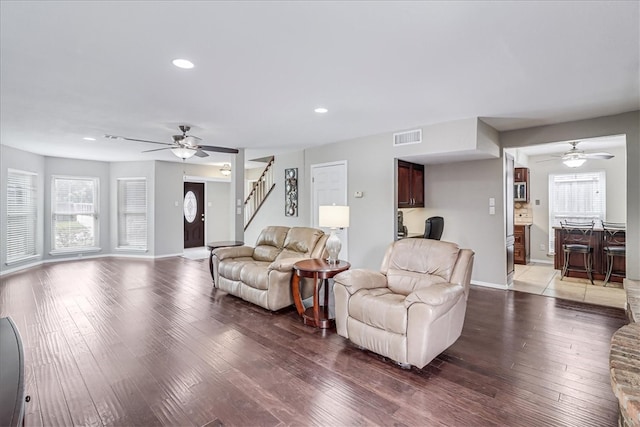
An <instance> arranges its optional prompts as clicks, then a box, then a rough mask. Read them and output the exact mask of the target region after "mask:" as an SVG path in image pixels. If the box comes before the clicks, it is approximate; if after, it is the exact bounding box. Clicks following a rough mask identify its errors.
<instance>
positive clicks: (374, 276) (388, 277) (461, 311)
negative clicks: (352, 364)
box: [333, 239, 474, 368]
mask: <svg viewBox="0 0 640 427" xmlns="http://www.w3.org/2000/svg"><path fill="white" fill-rule="evenodd" d="M473 256H474V253H473V251H471V250H469V249H459V248H458V246H457V245H456V244H454V243H450V242H442V241H438V240H430V239H402V240H398V241H396V242H393V243H392V244H391V245H389V248H388V249H387V251H386V253H385V256H384V259H383V261H382V268H381V270H380V272H375V271H369V270H362V269H353V270H349V271H345V272H342V273H340V274H338V275H336V277H334V281H335V284H334V288H333V291H334V295H335V312H336V314H335V315H336V329H337V332H338V334H339V335H341V336H343V337H345V338H348V339H349V340H351V341H352V342H353V343H354V344H356V345H357V346H359V347H363V348H365V349H368V350H371V351H373V352H375V353H378V354H381V355H383V356H385V357H388V358H390V359H393V360H394V361H396V362H398V363H399V364H400V365H402V366H403V367H409V366H410V365H413V366H416V367H418V368H422V367H424V366H425V365H426V364H427V363H429V362H430V361H431V360H433V359H434V358H435V357H436V356H437V355H438V354H440V353H442V352H443V351H444V350H445V349H447V347H449V346H450V345H451V344H453V343H454V342H455V341H456V340H457V339H458V337H459V336H460V334H461V332H462V325H463V323H464V316H465V312H466V308H467V297H468V296H469V284H470V281H471V270H472V268H473Z"/></svg>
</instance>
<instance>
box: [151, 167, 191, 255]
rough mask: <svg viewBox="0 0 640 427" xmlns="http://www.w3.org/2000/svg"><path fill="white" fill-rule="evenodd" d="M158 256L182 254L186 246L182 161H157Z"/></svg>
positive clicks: (156, 220) (156, 217) (156, 224)
mask: <svg viewBox="0 0 640 427" xmlns="http://www.w3.org/2000/svg"><path fill="white" fill-rule="evenodd" d="M155 174H156V176H155V183H156V186H155V212H154V215H155V219H154V222H155V224H154V226H155V230H154V234H155V249H154V251H155V252H154V254H155V256H157V257H158V256H159V257H162V256H173V255H180V254H182V252H183V249H184V223H183V213H182V201H183V198H184V194H183V193H184V169H183V165H182V164H180V163H172V162H160V161H158V162H156V170H155Z"/></svg>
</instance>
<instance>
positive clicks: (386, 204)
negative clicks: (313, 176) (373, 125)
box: [301, 133, 395, 270]
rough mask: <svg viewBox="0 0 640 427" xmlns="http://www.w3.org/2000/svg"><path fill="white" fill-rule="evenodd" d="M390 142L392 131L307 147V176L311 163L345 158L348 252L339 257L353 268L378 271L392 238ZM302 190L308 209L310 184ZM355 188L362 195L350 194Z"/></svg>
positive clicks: (392, 181) (391, 160) (393, 192)
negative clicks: (362, 195) (357, 196)
mask: <svg viewBox="0 0 640 427" xmlns="http://www.w3.org/2000/svg"><path fill="white" fill-rule="evenodd" d="M391 141H392V134H391V133H386V134H381V135H375V136H370V137H365V138H358V139H354V140H351V141H343V142H338V143H333V144H327V145H324V146H322V147H314V148H309V149H307V150H306V160H305V173H306V174H307V176H308V175H309V174H310V170H311V165H315V164H321V163H329V162H335V161H341V160H346V161H347V195H348V197H347V203H348V205H349V215H350V217H351V220H350V225H349V237H348V238H349V243H348V249H349V253H348V254H346V256H344V255H345V254H343V255H342V256H341V257H345V258H346V259H347V260H348V261H349V262H350V263H351V265H352V266H353V267H354V268H369V269H374V270H378V269H379V268H380V264H381V263H382V257H383V256H384V252H385V250H386V248H387V246H388V245H389V243H391V242H392V241H393V240H394V221H395V201H394V197H395V196H394V194H395V190H394V188H395V178H394V161H393V152H392V145H391ZM302 189H303V190H302V191H301V194H302V193H304V194H305V195H306V196H307V197H306V205H307V207H308V208H309V207H310V203H311V200H310V198H309V197H308V195H309V194H310V192H311V183H310V182H307V184H306V185H305V186H304V187H302ZM356 191H362V192H363V194H364V197H362V198H358V199H356V198H355V197H353V194H354V192H356ZM309 218H311V216H310V213H309Z"/></svg>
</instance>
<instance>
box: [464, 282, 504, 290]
mask: <svg viewBox="0 0 640 427" xmlns="http://www.w3.org/2000/svg"><path fill="white" fill-rule="evenodd" d="M471 284H472V285H476V286H482V287H484V288H493V289H501V290H503V291H506V290H509V286H507V285H500V284H498V283H490V282H481V281H480V280H472V281H471Z"/></svg>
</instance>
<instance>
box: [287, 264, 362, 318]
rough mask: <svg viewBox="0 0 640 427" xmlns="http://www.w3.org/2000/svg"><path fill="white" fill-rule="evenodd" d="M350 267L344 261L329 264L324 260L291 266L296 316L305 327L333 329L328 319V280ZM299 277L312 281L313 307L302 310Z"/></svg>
mask: <svg viewBox="0 0 640 427" xmlns="http://www.w3.org/2000/svg"><path fill="white" fill-rule="evenodd" d="M350 267H351V264H349V263H348V262H346V261H341V260H338V262H336V263H335V264H329V263H328V262H327V261H326V260H324V259H318V258H314V259H305V260H303V261H298V262H296V263H295V264H294V265H293V276H292V278H291V292H292V293H293V301H294V302H295V304H296V309H297V310H298V314H299V315H300V316H302V320H303V322H304V324H305V325H309V326H314V327H316V328H320V329H328V328H331V327H333V325H334V324H335V320H334V319H331V318H329V279H331V278H332V277H333V276H335V275H336V274H338V273H340V272H342V271H345V270H348V269H349V268H350ZM301 277H307V278H310V279H313V306H312V307H309V308H307V309H305V308H304V305H303V304H302V295H300V278H301ZM318 279H320V280H318ZM322 284H324V305H320V296H319V293H320V286H321V285H322Z"/></svg>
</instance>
